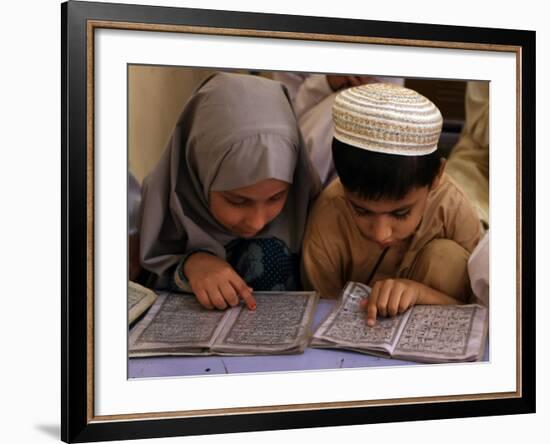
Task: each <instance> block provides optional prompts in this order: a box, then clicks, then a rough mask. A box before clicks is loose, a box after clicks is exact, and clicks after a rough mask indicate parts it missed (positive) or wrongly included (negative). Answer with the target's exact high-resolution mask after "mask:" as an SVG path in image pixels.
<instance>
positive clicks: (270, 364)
mask: <svg viewBox="0 0 550 444" xmlns="http://www.w3.org/2000/svg"><path fill="white" fill-rule="evenodd" d="M333 306H334V301H329V300H320V301H319V304H318V305H317V310H316V312H315V316H314V319H313V327H312V328H313V330H315V328H317V326H318V325H319V324H320V323H321V321H322V320H323V319H324V318H325V316H326V315H327V314H328V312H329V311H330V309H331V308H332V307H333ZM488 357H489V347H488V346H486V347H485V354H484V355H483V359H482V360H483V361H488V360H489V359H488ZM128 361H129V362H128V378H151V377H159V376H189V375H213V374H231V373H258V372H280V371H293V370H323V369H335V368H357V367H384V366H396V365H400V366H403V365H419V364H418V363H417V362H410V361H401V360H398V359H388V358H379V357H375V356H369V355H366V354H363V353H356V352H351V351H345V350H335V349H316V348H306V350H305V352H304V353H303V354H299V355H272V356H200V357H193V356H191V357H190V356H164V357H149V358H132V359H129V360H128Z"/></svg>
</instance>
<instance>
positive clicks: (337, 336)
mask: <svg viewBox="0 0 550 444" xmlns="http://www.w3.org/2000/svg"><path fill="white" fill-rule="evenodd" d="M369 294H370V288H369V287H367V286H366V285H364V284H361V283H358V282H348V284H347V285H346V287H345V288H344V290H343V291H342V295H341V298H340V299H339V301H338V303H337V305H336V306H335V307H334V309H333V310H332V311H331V312H330V314H329V315H328V317H327V318H326V319H325V321H324V322H323V323H322V324H321V325H320V326H319V327H318V328H317V330H316V331H315V333H314V335H313V339H312V341H311V344H310V346H311V347H319V348H344V349H348V350H354V351H358V352H362V353H369V354H375V355H382V356H386V357H389V356H391V357H393V358H399V359H404V360H410V361H420V362H458V361H477V360H479V359H480V358H481V356H482V355H483V352H484V348H485V343H486V335H487V309H486V308H485V307H482V306H480V305H475V304H472V305H416V306H414V307H412V308H411V309H409V310H407V311H406V312H405V313H403V314H402V315H398V316H396V317H394V318H380V317H379V318H378V319H377V320H376V325H375V326H374V327H368V326H367V322H366V313H365V311H364V310H361V309H360V308H359V304H360V302H361V301H362V300H363V299H365V298H367V297H368V295H369Z"/></svg>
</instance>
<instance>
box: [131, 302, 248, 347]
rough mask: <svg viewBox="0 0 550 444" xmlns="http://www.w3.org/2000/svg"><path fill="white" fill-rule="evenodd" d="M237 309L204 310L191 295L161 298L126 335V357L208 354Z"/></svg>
mask: <svg viewBox="0 0 550 444" xmlns="http://www.w3.org/2000/svg"><path fill="white" fill-rule="evenodd" d="M239 309H240V308H239V307H236V308H233V309H229V310H226V311H220V310H207V309H206V308H204V307H202V306H201V305H200V304H199V302H198V301H197V299H196V298H195V296H194V295H193V294H190V293H184V294H180V293H166V294H162V295H160V296H159V297H158V299H157V301H156V303H155V304H154V305H153V306H152V307H151V309H150V310H149V312H148V313H147V315H146V316H145V317H144V318H143V319H142V320H141V321H139V322H138V323H137V324H136V326H135V327H134V328H132V330H131V331H130V338H129V355H130V357H137V356H154V355H155V356H157V355H179V354H209V352H208V349H209V347H210V344H211V343H212V342H213V339H214V338H215V337H216V335H217V333H218V332H219V330H220V329H221V328H222V327H223V323H224V321H225V319H227V318H228V317H229V313H230V312H231V311H234V310H237V311H238V310H239Z"/></svg>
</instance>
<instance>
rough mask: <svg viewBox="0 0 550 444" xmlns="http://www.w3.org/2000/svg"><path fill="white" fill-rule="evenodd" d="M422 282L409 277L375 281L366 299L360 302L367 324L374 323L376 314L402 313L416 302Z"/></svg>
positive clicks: (393, 314) (390, 314) (391, 314)
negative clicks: (365, 313) (365, 312)
mask: <svg viewBox="0 0 550 444" xmlns="http://www.w3.org/2000/svg"><path fill="white" fill-rule="evenodd" d="M422 286H423V285H422V284H420V283H418V282H415V281H411V280H409V279H385V280H381V281H377V282H376V283H375V284H374V286H373V287H372V291H371V294H370V296H369V297H368V299H366V300H364V301H362V302H361V308H362V309H364V310H365V309H366V311H367V325H368V326H369V327H372V326H374V324H376V316H377V315H380V316H382V317H387V316H392V317H393V316H395V315H397V314H400V313H404V312H405V311H406V310H407V309H408V308H409V307H412V306H413V305H415V304H416V303H417V302H418V299H419V297H420V292H421V290H422Z"/></svg>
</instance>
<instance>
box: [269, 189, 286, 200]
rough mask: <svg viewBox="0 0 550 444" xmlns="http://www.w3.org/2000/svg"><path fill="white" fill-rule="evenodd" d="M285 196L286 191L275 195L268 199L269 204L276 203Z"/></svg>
mask: <svg viewBox="0 0 550 444" xmlns="http://www.w3.org/2000/svg"><path fill="white" fill-rule="evenodd" d="M285 196H286V191H282V192H280V193H277V194H275V196H271V197H270V198H269V201H270V202H277V201H279V200H281V199H282V198H284V197H285Z"/></svg>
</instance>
